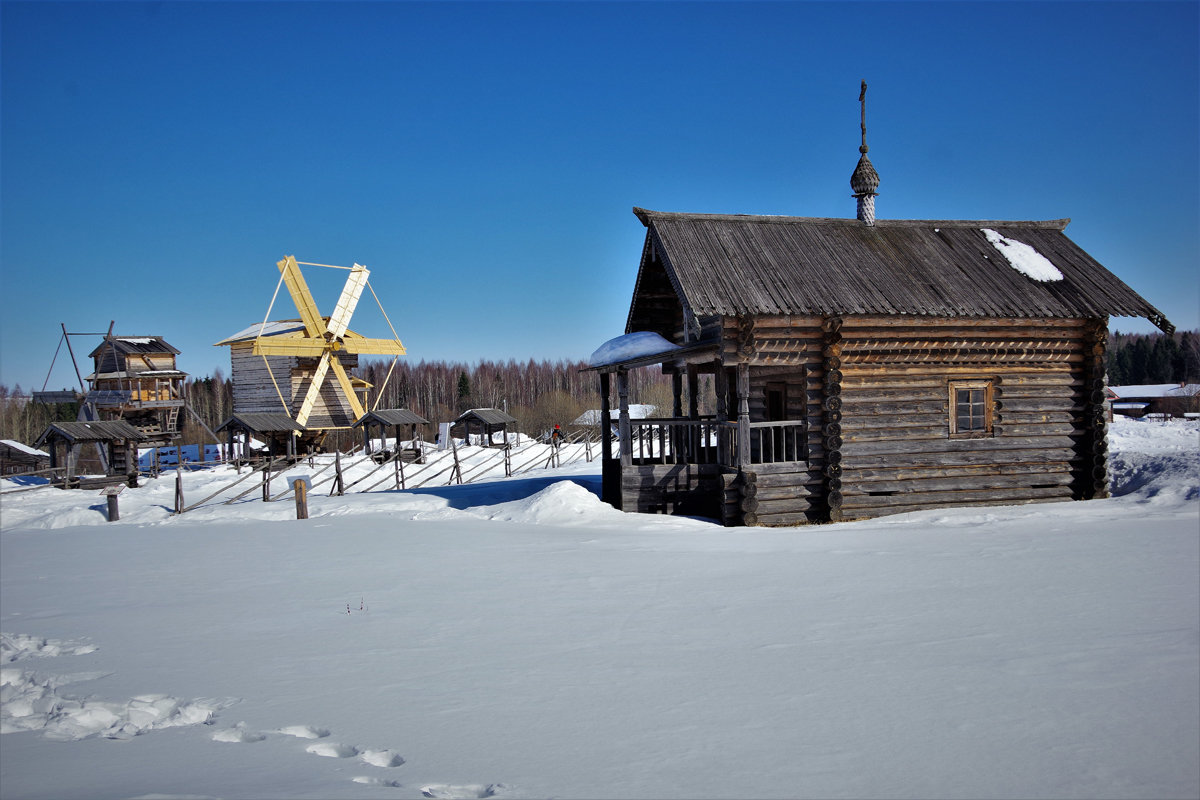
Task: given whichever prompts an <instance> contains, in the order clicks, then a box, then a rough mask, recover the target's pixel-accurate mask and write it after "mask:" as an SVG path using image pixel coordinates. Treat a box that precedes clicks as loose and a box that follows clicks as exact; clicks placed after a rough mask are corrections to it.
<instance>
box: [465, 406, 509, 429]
mask: <svg viewBox="0 0 1200 800" xmlns="http://www.w3.org/2000/svg"><path fill="white" fill-rule="evenodd" d="M468 419H477V420H479V421H480V422H482V423H483V424H485V425H508V424H510V423H514V422H516V421H517V420H516V418H515V417H510V416H509V415H508V414H506V413H505V412H503V411H501V410H500V409H498V408H472V409H470V410H468V411H464V412H463V413H461V414H459V415H458V419H456V420H454V422H453V423H451V424H453V425H457V424H458V423H460V422H463V421H465V420H468Z"/></svg>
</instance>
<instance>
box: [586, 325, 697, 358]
mask: <svg viewBox="0 0 1200 800" xmlns="http://www.w3.org/2000/svg"><path fill="white" fill-rule="evenodd" d="M678 349H679V345H677V344H673V343H672V342H669V341H667V340H666V339H664V338H663V337H662V336H660V335H659V334H657V333H652V332H650V331H636V332H634V333H627V334H625V335H624V336H618V337H617V338H615V339H609V340H608V341H607V342H605V343H604V344H602V345H600V346H599V347H598V348H596V352H594V353H592V355H591V357H590V358H588V364H590V365H591V366H593V367H599V366H603V365H605V364H617V363H620V362H622V361H629V360H630V359H634V358H642V357H643V356H654V355H658V354H659V353H669V352H671V351H672V350H678Z"/></svg>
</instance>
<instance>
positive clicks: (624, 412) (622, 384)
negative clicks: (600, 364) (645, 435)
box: [617, 369, 633, 468]
mask: <svg viewBox="0 0 1200 800" xmlns="http://www.w3.org/2000/svg"><path fill="white" fill-rule="evenodd" d="M617 398H618V401H619V403H618V409H619V411H618V413H617V432H618V434H619V435H620V438H621V466H622V467H623V468H624V467H632V466H633V434H632V431H631V429H630V427H629V373H628V372H626V371H625V370H623V369H622V370H617Z"/></svg>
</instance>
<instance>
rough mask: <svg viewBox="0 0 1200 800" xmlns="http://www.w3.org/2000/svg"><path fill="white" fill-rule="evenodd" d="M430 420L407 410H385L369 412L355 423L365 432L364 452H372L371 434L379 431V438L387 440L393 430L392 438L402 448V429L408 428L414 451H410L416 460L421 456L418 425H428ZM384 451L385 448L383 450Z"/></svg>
mask: <svg viewBox="0 0 1200 800" xmlns="http://www.w3.org/2000/svg"><path fill="white" fill-rule="evenodd" d="M428 424H429V420H427V419H425V418H424V417H422V416H421V415H420V414H417V413H416V412H413V411H409V410H408V409H407V408H384V409H377V410H375V411H368V412H367V413H366V414H365V415H363V417H362V418H361V419H359V421H358V422H356V423H354V427H356V428H362V432H363V450H364V452H367V453H370V452H371V438H372V436H371V432H372V431H373V430H376V429H378V431H379V438H380V439H381V440H382V439H385V438H386V436H387V429H388V428H391V429H392V438H394V439H395V441H396V445H395V446H396V447H397V448H399V447H400V441H401V438H402V437H401V432H402V429H403V428H405V427H407V428H408V438H409V440H411V441H412V442H413V446H412V449H411V450H410V451H409V452H411V453H412V454H413V456H414V457H415V458H420V456H421V444H420V441H421V440H420V437H419V436H418V434H417V426H418V425H428ZM381 449H383V448H381Z"/></svg>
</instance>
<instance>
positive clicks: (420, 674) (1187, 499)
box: [0, 420, 1200, 800]
mask: <svg viewBox="0 0 1200 800" xmlns="http://www.w3.org/2000/svg"><path fill="white" fill-rule="evenodd" d="M1110 441H1111V450H1112V453H1113V460H1112V463H1113V469H1114V475H1115V479H1114V491H1115V492H1116V493H1117V494H1118V496H1116V497H1114V498H1113V499H1111V500H1104V501H1093V502H1089V503H1056V504H1038V505H1028V506H1007V507H997V508H987V509H960V510H950V511H929V512H922V513H918V514H908V515H901V516H895V517H888V518H884V519H880V520H875V521H871V522H861V523H847V524H838V525H826V526H818V527H806V528H795V529H788V530H768V529H725V528H721V527H719V526H718V525H715V524H713V523H709V522H704V521H699V520H689V519H678V518H668V517H654V516H648V515H638V514H622V513H620V512H617V511H614V510H613V509H612V508H610V507H608V506H605V505H604V504H602V503H601V502H600V501H599V500H598V499H597V497H596V494H595V493H596V491H597V489H598V484H599V475H598V470H599V467H598V463H593V464H577V465H575V466H573V467H568V468H565V469H563V470H558V471H542V470H535V471H534V472H531V473H529V474H528V475H526V476H523V477H520V478H514V479H512V480H497V481H493V482H488V483H479V484H473V485H467V486H461V487H460V486H455V487H444V488H437V489H424V490H418V491H415V492H391V491H381V490H377V491H375V492H372V493H370V494H358V495H354V494H352V495H348V496H346V497H342V498H337V497H332V498H331V497H327V496H325V493H326V491H327V487H326V490H325V491H315V492H314V493H313V494H312V495H311V496H310V503H309V508H310V514H311V519H309V520H305V521H297V520H295V519H294V516H295V506H294V503H293V502H292V501H291V500H290V498H285V499H284V500H282V501H280V502H274V503H263V502H262V500H261V495H258V494H252V495H250V496H248V497H247V498H245V499H244V500H243V501H240V502H237V503H233V504H231V505H223V504H219V503H217V502H214V503H213V504H211V505H207V506H205V507H202V508H200V509H198V510H196V511H192V512H189V513H188V514H185V515H183V516H172V515H171V513H170V509H171V507H172V504H173V496H174V477H173V474H172V473H168V474H167V475H166V476H164V477H163V478H161V479H159V480H158V481H157V482H154V483H152V484H150V485H148V486H145V487H142V488H139V489H137V490H126V491H125V492H124V494H122V495H121V497H120V504H121V505H120V508H121V520H120V521H118V522H113V523H108V522H105V521H104V520H105V517H104V514H103V510H104V500H103V498H101V497H100V496H99V495H98V493H96V492H92V491H88V492H81V491H71V492H64V491H59V490H53V489H42V490H38V491H32V492H25V493H20V494H13V495H6V496H3V497H0V528H2V529H0V579H2V580H0V629H2V630H3V631H4V632H5V633H4V634H3V638H2V640H0V670H2V673H0V674H2V679H0V684H2V692H3V694H2V700H3V705H2V707H0V712H2V713H0V730H2V731H3V735H2V736H0V796H3V797H4V798H5V800H17V798H89V799H92V798H150V797H158V798H167V797H175V798H183V797H225V798H285V797H286V798H381V800H382V799H386V798H416V797H422V796H426V797H468V798H474V797H489V796H496V797H511V798H521V797H562V798H575V797H591V798H604V797H612V798H633V797H639V798H645V797H664V798H665V797H672V798H682V797H721V798H724V797H763V798H765V797H797V798H799V797H817V798H833V797H852V798H866V797H922V798H935V797H944V798H951V797H954V798H968V797H997V798H998V797H1005V798H1009V797H1079V798H1103V797H1111V798H1174V797H1197V796H1198V795H1200V547H1198V542H1200V446H1198V445H1200V428H1198V427H1197V424H1196V423H1195V422H1189V423H1169V424H1168V423H1157V422H1134V421H1127V420H1118V421H1117V422H1116V423H1115V424H1114V425H1113V427H1112V433H1111V439H1110ZM300 471H301V472H311V471H312V470H308V469H301V470H300ZM530 476H533V477H530ZM186 479H187V483H186V484H185V491H186V493H187V500H188V502H193V501H195V500H199V499H201V498H202V497H203V496H204V494H205V493H206V489H205V484H206V482H207V483H208V484H209V485H211V486H214V487H215V485H216V484H217V482H219V481H228V480H229V476H228V474H226V473H225V472H224V471H220V472H218V471H215V470H214V471H210V472H204V473H190V474H187V475H186ZM280 480H281V481H282V479H280ZM0 487H3V488H11V484H10V483H8V482H0ZM279 488H282V484H281V485H280V487H279ZM279 488H277V489H276V491H279Z"/></svg>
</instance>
